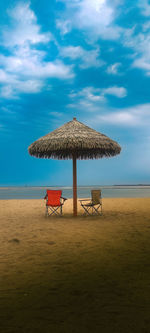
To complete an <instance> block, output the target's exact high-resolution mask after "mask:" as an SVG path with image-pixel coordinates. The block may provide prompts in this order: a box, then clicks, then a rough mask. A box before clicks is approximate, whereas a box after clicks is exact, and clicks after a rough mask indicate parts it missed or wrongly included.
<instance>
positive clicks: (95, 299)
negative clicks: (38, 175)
mask: <svg viewBox="0 0 150 333" xmlns="http://www.w3.org/2000/svg"><path fill="white" fill-rule="evenodd" d="M71 210H72V200H71V199H70V200H68V201H67V202H66V203H65V206H64V207H63V212H64V216H63V217H61V218H59V217H56V218H55V217H48V218H45V216H44V213H45V203H44V201H43V200H1V201H0V212H1V213H0V332H2V333H22V332H23V333H26V332H28V333H35V332H36V333H40V332H42V333H55V332H56V333H57V332H58V333H80V332H83V333H84V332H90V333H97V332H102V333H105V332H108V333H111V332H113V333H124V332H127V333H130V332H132V333H134V332H136V333H148V332H150V198H145V199H144V198H142V199H139V198H138V199H129V198H127V199H114V198H113V199H103V216H100V217H82V216H81V213H82V210H81V209H80V210H79V214H80V215H79V216H78V217H77V218H73V217H72V216H71Z"/></svg>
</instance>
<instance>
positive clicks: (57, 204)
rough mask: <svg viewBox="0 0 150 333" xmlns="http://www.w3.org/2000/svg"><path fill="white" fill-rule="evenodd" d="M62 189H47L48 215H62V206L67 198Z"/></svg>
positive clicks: (46, 213)
mask: <svg viewBox="0 0 150 333" xmlns="http://www.w3.org/2000/svg"><path fill="white" fill-rule="evenodd" d="M61 195H62V191H61V190H47V191H46V196H45V198H44V199H45V200H46V212H45V215H46V216H51V215H62V206H63V204H64V202H65V200H67V199H66V198H63V197H62V196H61Z"/></svg>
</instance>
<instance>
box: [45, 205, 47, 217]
mask: <svg viewBox="0 0 150 333" xmlns="http://www.w3.org/2000/svg"><path fill="white" fill-rule="evenodd" d="M45 216H46V217H47V216H48V207H47V206H46V210H45Z"/></svg>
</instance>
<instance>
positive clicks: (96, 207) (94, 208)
mask: <svg viewBox="0 0 150 333" xmlns="http://www.w3.org/2000/svg"><path fill="white" fill-rule="evenodd" d="M79 201H80V204H81V206H82V208H83V209H84V214H83V215H102V197H101V190H92V191H91V201H89V199H82V200H79Z"/></svg>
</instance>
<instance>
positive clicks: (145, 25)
mask: <svg viewBox="0 0 150 333" xmlns="http://www.w3.org/2000/svg"><path fill="white" fill-rule="evenodd" d="M0 51H1V52H0V185H71V184H72V163H71V161H56V160H42V159H36V158H34V157H31V156H29V154H28V151H27V148H28V146H29V145H30V144H31V143H32V142H33V141H35V140H36V139H38V138H39V137H41V136H43V135H45V134H47V133H48V132H50V131H52V130H54V129H55V128H57V127H59V126H61V125H62V124H63V123H65V122H67V121H70V120H72V118H73V117H76V118H77V119H78V120H79V121H81V122H84V123H85V124H87V125H88V126H90V127H93V128H95V129H96V130H98V131H100V132H102V133H104V134H106V135H108V136H109V137H111V138H112V139H114V140H116V141H118V142H119V144H120V145H121V147H122V152H121V154H120V155H119V156H117V157H114V158H109V159H102V160H93V161H78V183H79V184H80V185H94V184H106V185H108V184H129V183H130V184H138V183H144V184H146V183H150V2H149V1H148V0H136V1H135V0H133V1H129V0H114V1H109V0H92V1H91V0H31V1H30V2H28V1H24V2H22V1H13V0H12V1H10V0H5V1H4V0H1V2H0Z"/></svg>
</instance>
